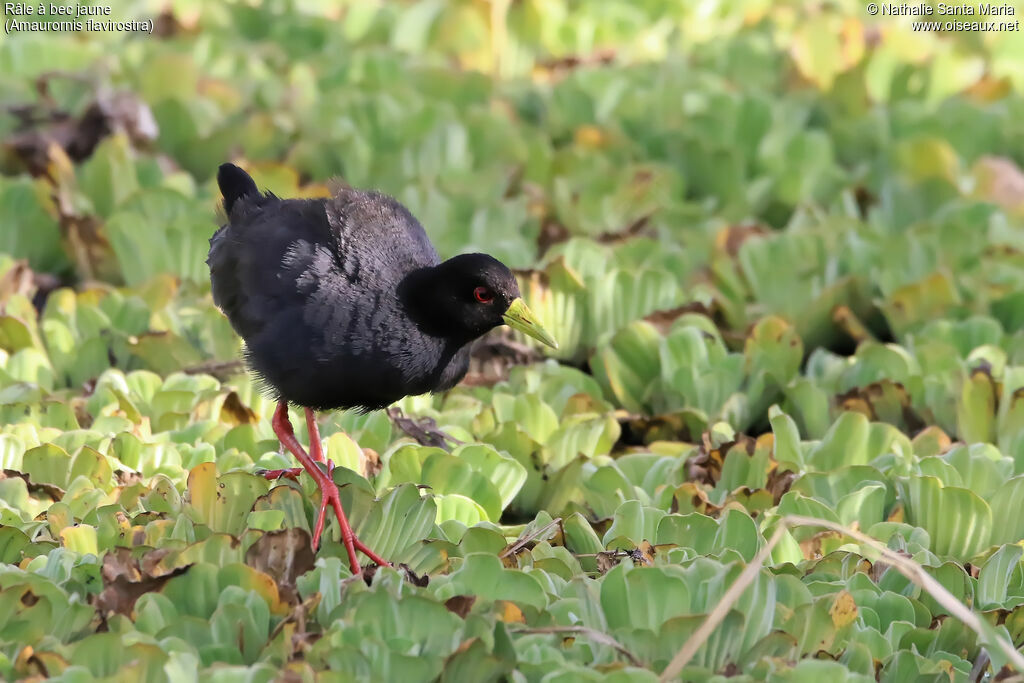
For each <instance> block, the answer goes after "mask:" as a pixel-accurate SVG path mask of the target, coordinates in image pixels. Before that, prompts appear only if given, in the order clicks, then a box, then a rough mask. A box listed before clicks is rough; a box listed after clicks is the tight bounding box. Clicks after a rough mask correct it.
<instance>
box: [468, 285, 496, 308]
mask: <svg viewBox="0 0 1024 683" xmlns="http://www.w3.org/2000/svg"><path fill="white" fill-rule="evenodd" d="M473 296H475V297H476V300H477V301H479V302H480V303H482V304H489V303H491V302H492V301H494V292H492V291H491V290H489V289H487V288H486V287H477V288H476V289H474V290H473Z"/></svg>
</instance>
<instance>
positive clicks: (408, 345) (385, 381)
mask: <svg viewBox="0 0 1024 683" xmlns="http://www.w3.org/2000/svg"><path fill="white" fill-rule="evenodd" d="M217 183H218V185H219V186H220V191H221V194H222V195H223V196H224V211H225V213H226V214H227V223H226V224H225V225H223V226H222V227H221V228H220V229H219V230H217V232H216V233H215V234H214V235H213V237H212V238H211V239H210V254H209V257H208V258H207V260H206V262H207V264H208V265H209V266H210V282H211V284H212V286H213V300H214V302H215V303H216V304H217V306H219V307H220V309H221V310H222V311H223V312H224V314H225V315H226V316H227V318H228V320H229V321H230V322H231V325H232V327H233V328H234V329H235V331H236V332H237V333H238V334H239V335H240V336H241V337H242V339H243V340H244V341H245V358H246V361H247V364H248V366H249V369H250V370H251V371H252V372H253V373H254V374H255V375H256V376H257V377H258V378H260V379H261V380H262V382H263V384H264V385H265V387H266V388H267V390H268V391H269V392H270V393H271V394H272V395H273V397H274V398H275V399H276V400H277V401H278V404H277V410H276V411H275V413H274V418H273V421H272V424H273V427H274V433H275V434H277V436H278V438H279V439H280V440H281V443H282V444H283V445H284V446H285V447H286V448H287V449H288V450H290V451H291V452H292V454H294V455H295V457H296V458H297V459H298V460H299V462H300V463H301V464H302V466H303V467H304V468H305V470H306V471H307V472H308V473H309V474H310V476H312V477H313V479H314V480H316V483H317V485H318V487H319V488H320V512H319V515H318V517H317V523H316V528H315V530H314V532H313V546H314V548H315V547H317V546H319V542H320V535H321V533H322V531H323V525H324V515H325V512H326V509H327V506H328V505H330V506H332V507H333V508H334V513H335V515H336V516H337V518H338V524H339V526H340V529H341V539H342V542H343V543H344V544H345V548H346V549H347V551H348V555H349V563H350V565H351V567H352V571H353V573H357V572H358V571H359V562H358V559H357V558H356V550H360V551H362V552H363V553H364V554H365V555H366V556H367V557H369V558H370V559H371V560H372V561H374V562H376V563H377V564H385V561H384V560H383V559H382V558H380V557H379V556H378V555H376V554H375V553H374V552H373V551H371V550H370V549H369V548H367V547H366V546H365V545H364V544H363V543H362V542H360V541H359V539H358V538H356V537H355V535H354V534H353V532H352V529H351V527H350V526H349V524H348V520H347V519H346V517H345V512H344V510H343V509H342V507H341V501H340V499H339V497H338V489H337V487H336V486H334V483H333V481H332V480H331V478H330V473H331V470H332V468H333V464H331V463H327V472H326V473H325V472H324V471H323V470H322V469H321V468H320V467H319V466H318V465H317V463H323V462H324V456H323V448H322V446H321V443H320V434H319V430H318V429H317V423H316V419H315V416H314V412H313V411H314V410H327V409H332V408H356V409H359V410H364V411H368V410H373V409H377V408H383V407H384V406H387V405H388V404H390V403H393V402H394V401H396V400H398V399H400V398H402V397H404V396H411V395H415V394H423V393H426V392H437V391H444V390H446V389H449V388H451V387H453V386H454V385H455V384H456V383H458V382H459V380H461V379H462V377H463V376H464V375H465V374H466V370H467V369H468V367H469V352H470V342H472V341H473V340H474V339H476V338H477V337H479V336H481V335H482V334H484V333H485V332H487V331H488V330H490V329H492V328H494V327H497V326H498V325H502V324H506V325H509V326H511V327H513V328H515V329H517V330H520V331H522V332H524V333H525V334H528V335H530V336H532V337H534V338H535V339H538V340H540V341H541V342H543V343H545V344H547V345H549V346H552V347H556V348H557V344H556V343H555V340H554V339H553V338H552V337H551V336H550V335H549V334H548V333H547V332H546V331H545V330H544V328H543V327H541V326H540V324H539V323H538V322H537V321H536V319H535V318H534V317H533V314H532V313H531V312H530V309H529V308H527V306H526V304H525V303H524V302H523V299H522V298H521V296H520V294H519V286H518V284H517V283H516V279H515V276H514V275H513V274H512V272H511V271H510V270H509V269H508V268H507V267H505V266H504V265H503V264H502V263H501V262H500V261H498V260H497V259H495V258H493V257H491V256H488V255H487V254H462V255H460V256H456V257H454V258H451V259H448V260H447V261H443V262H442V261H441V259H440V258H438V255H437V252H436V251H435V250H434V247H433V245H432V244H431V243H430V240H429V239H428V238H427V235H426V233H425V232H424V230H423V227H422V226H421V225H420V224H419V221H417V220H416V219H415V218H414V217H413V216H412V214H411V213H409V211H408V209H406V208H405V207H404V206H402V205H401V204H400V203H398V202H397V201H396V200H394V199H392V198H391V197H388V196H387V195H384V194H381V193H378V192H370V191H362V190H354V189H348V188H344V189H339V190H337V191H336V192H335V193H334V196H332V197H330V198H321V199H279V198H278V197H275V196H274V195H272V194H271V193H269V192H267V193H265V194H263V193H260V191H259V189H258V188H257V187H256V183H255V182H254V181H253V179H252V178H251V177H250V176H249V174H248V173H246V172H245V171H243V170H242V169H241V168H239V167H238V166H235V165H234V164H223V165H221V166H220V169H219V170H218V172H217ZM289 403H293V404H296V405H300V406H303V407H304V408H305V412H306V426H307V428H308V431H309V440H310V452H309V453H308V454H307V453H306V451H305V450H304V449H303V448H302V446H301V444H299V442H298V440H297V439H296V438H295V433H294V431H293V429H292V425H291V423H290V421H289V419H288V404H289ZM299 472H301V469H299V468H294V469H289V470H276V471H273V472H266V473H265V475H266V476H268V477H277V476H282V475H286V476H290V477H293V478H294V477H297V476H298V474H299Z"/></svg>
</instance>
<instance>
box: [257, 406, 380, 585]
mask: <svg viewBox="0 0 1024 683" xmlns="http://www.w3.org/2000/svg"><path fill="white" fill-rule="evenodd" d="M272 424H273V427H274V433H275V434H277V438H279V439H280V440H281V443H282V444H283V445H284V447H285V448H287V449H288V450H289V451H291V452H292V455H294V456H295V458H296V459H297V460H298V461H299V463H301V464H302V466H303V467H304V468H305V469H306V472H307V473H308V474H309V476H311V477H313V481H315V482H316V485H317V487H318V488H319V489H320V513H319V515H318V516H317V523H316V529H315V530H314V532H313V548H314V549H315V548H317V547H319V545H320V534H321V533H322V532H323V526H324V514H325V512H326V510H327V506H328V505H330V506H331V507H332V508H334V515H335V517H337V518H338V526H339V527H340V528H341V542H342V543H343V544H344V545H345V550H347V551H348V561H349V566H350V567H351V568H352V573H353V574H358V573H359V571H360V570H359V559H358V558H357V557H356V550H360V551H362V553H363V554H364V555H366V556H367V557H368V558H370V559H371V560H372V561H373V562H376V563H377V564H378V565H387V564H388V562H387V561H386V560H384V559H382V558H381V557H380V556H379V555H377V554H376V553H375V552H373V551H372V550H370V549H369V548H367V547H366V545H365V544H363V543H362V542H361V541H360V540H359V539H358V538H356V535H355V533H353V531H352V527H351V526H349V523H348V518H347V517H346V516H345V510H343V509H342V507H341V498H340V496H339V495H338V487H337V486H335V485H334V481H333V480H332V479H331V478H330V477H329V476H328V475H327V474H325V473H324V471H323V470H321V469H320V468H319V467H318V466H317V461H318V460H319V462H323V446H322V445H321V443H320V430H319V429H317V427H316V421H315V419H313V411H311V410H309V409H308V408H307V409H306V426H307V427H309V439H310V450H311V451H312V452H313V453H314V454H316V455H319V458H318V459H314V457H311V456H310V455H309V454H308V453H306V451H305V449H303V448H302V444H300V443H299V441H298V439H296V438H295V430H293V429H292V423H291V422H290V421H289V420H288V404H287V403H286V402H284V401H280V402H278V404H277V410H276V411H274V419H273V421H272ZM329 469H333V467H331V466H329Z"/></svg>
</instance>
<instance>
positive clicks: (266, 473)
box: [256, 467, 304, 481]
mask: <svg viewBox="0 0 1024 683" xmlns="http://www.w3.org/2000/svg"><path fill="white" fill-rule="evenodd" d="M303 471H304V470H303V469H302V468H301V467H286V468H284V469H281V470H256V474H258V475H260V476H261V477H263V478H265V479H269V480H270V481H274V480H276V479H280V478H281V477H285V478H286V479H291V480H292V481H297V480H298V478H299V475H300V474H302V473H303Z"/></svg>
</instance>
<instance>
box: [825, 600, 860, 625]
mask: <svg viewBox="0 0 1024 683" xmlns="http://www.w3.org/2000/svg"><path fill="white" fill-rule="evenodd" d="M828 613H829V616H831V617H832V623H833V624H835V626H836V628H837V629H839V628H843V627H844V626H846V625H848V624H852V623H853V622H854V621H856V619H857V603H856V602H854V600H853V596H852V595H850V592H849V591H846V590H842V591H839V594H838V595H836V599H835V601H834V602H833V603H832V607H830V608H829V610H828Z"/></svg>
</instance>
